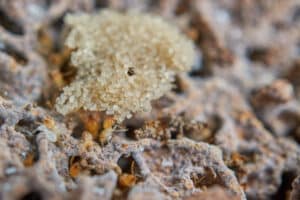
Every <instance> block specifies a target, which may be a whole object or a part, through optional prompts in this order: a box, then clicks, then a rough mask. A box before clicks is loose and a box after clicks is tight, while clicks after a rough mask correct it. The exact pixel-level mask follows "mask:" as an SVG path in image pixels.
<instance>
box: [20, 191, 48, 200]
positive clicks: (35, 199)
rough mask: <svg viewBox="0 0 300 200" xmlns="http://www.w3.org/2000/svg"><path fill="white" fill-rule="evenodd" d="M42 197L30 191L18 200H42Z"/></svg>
mask: <svg viewBox="0 0 300 200" xmlns="http://www.w3.org/2000/svg"><path fill="white" fill-rule="evenodd" d="M42 199H43V198H42V195H41V194H40V193H39V192H37V191H31V192H29V193H28V194H26V195H24V196H23V197H22V198H21V199H20V200H42Z"/></svg>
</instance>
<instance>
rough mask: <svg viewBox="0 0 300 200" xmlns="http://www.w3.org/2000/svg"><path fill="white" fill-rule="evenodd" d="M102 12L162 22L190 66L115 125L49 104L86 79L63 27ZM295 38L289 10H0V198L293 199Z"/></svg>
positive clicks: (113, 0)
mask: <svg viewBox="0 0 300 200" xmlns="http://www.w3.org/2000/svg"><path fill="white" fill-rule="evenodd" d="M107 8H108V9H110V10H115V11H117V12H121V13H127V12H131V13H140V14H141V15H146V16H159V17H161V18H163V20H164V22H165V23H169V24H172V27H173V26H174V27H176V29H178V30H179V31H180V32H181V33H180V34H182V35H184V37H187V38H189V39H190V40H191V41H192V42H193V46H194V48H195V52H196V59H195V61H194V64H193V65H192V66H191V69H190V70H189V71H188V72H182V73H178V72H179V71H181V70H175V72H176V73H177V75H176V76H175V77H174V80H172V84H173V85H174V88H173V89H172V90H171V91H169V92H167V93H166V94H164V95H163V96H161V97H160V98H159V99H156V100H152V101H151V107H152V110H151V111H149V112H142V113H141V112H138V113H136V114H133V116H132V117H131V118H130V119H126V120H124V121H123V122H122V123H120V122H119V123H117V122H115V120H114V119H113V117H112V116H111V115H107V113H105V112H97V111H84V110H82V109H79V110H77V111H76V112H72V113H70V114H68V115H66V116H63V115H61V114H60V113H59V112H58V111H61V112H64V111H63V110H58V111H57V109H55V102H56V99H57V98H58V97H59V95H60V94H61V93H62V92H63V88H64V87H68V86H70V85H72V83H73V82H74V80H79V79H80V78H79V77H78V76H79V75H78V74H80V73H82V72H80V70H79V69H78V66H74V63H73V62H72V58H71V55H72V53H74V51H75V50H76V49H70V48H68V47H66V46H65V45H64V44H65V41H66V38H67V37H68V35H69V34H70V31H71V30H72V29H70V26H69V25H68V24H65V21H64V18H65V16H67V15H70V14H72V15H74V13H94V14H95V13H99V11H100V12H101V11H103V10H106V9H107ZM106 17H108V18H107V19H106V20H108V21H109V20H112V21H114V20H116V19H115V17H116V16H114V17H113V16H110V15H107V16H106ZM110 17H111V18H110ZM117 18H118V17H117ZM74 19H75V18H74ZM103 20H104V21H106V20H105V19H103ZM125 21H126V20H125ZM154 30H155V31H159V30H156V28H154ZM154 30H153V31H154ZM299 30H300V2H299V1H298V0H279V1H271V0H252V1H249V0H234V1H230V0H201V1H197V0H187V1H180V0H158V1H154V0H123V1H122V0H72V1H71V0H56V1H46V0H45V1H44V0H23V1H19V0H4V1H0V147H1V152H0V199H1V200H2V199H3V200H30V199H38V200H50V199H51V200H52V199H55V200H60V199H70V200H71V199H72V200H73V199H78V200H80V199H91V200H93V199H105V200H110V199H112V200H116V199H124V200H127V199H128V200H139V199H147V200H148V199H149V200H152V199H153V200H154V199H155V200H160V199H161V200H165V199H167V200H169V199H170V200H171V199H184V200H194V199H195V200H196V199H199V200H201V199H208V200H209V199H213V200H217V199H224V200H229V199H230V200H235V199H242V200H244V199H250V200H251V199H259V200H260V199H261V200H265V199H266V200H268V199H272V200H273V199H275V200H279V199H280V200H282V199H283V200H285V199H286V200H299V199H300V60H299V57H300V31H299ZM137 32H138V29H137ZM112 34H117V35H119V36H120V37H121V36H122V33H120V32H118V33H112ZM124 34H125V33H124ZM125 35H126V34H125ZM112 36H113V35H112ZM91 37H92V35H91ZM141 37H142V36H141ZM136 38H137V39H139V38H140V37H139V35H137V36H136ZM169 39H170V38H169ZM170 40H172V39H170ZM74 42H75V41H74ZM76 42H79V41H76ZM163 42H166V41H163ZM123 44H125V43H122V45H123ZM92 45H95V44H92ZM117 48H119V49H123V47H118V46H117V47H116V49H117ZM128 49H130V48H128ZM77 50H78V48H77ZM122 51H123V50H122ZM180 51H183V52H185V51H184V50H183V49H181V50H180ZM180 51H178V52H180ZM136 52H137V53H136V55H137V56H139V58H140V59H138V60H136V62H138V61H140V60H141V59H145V60H147V59H148V58H150V57H147V54H144V55H143V53H141V52H138V51H136ZM150 52H151V51H150ZM132 56H134V55H132ZM85 59H88V58H85ZM174 59H175V60H176V59H179V60H180V58H178V57H176V58H174ZM88 60H89V59H88ZM162 60H164V59H162ZM121 61H122V60H121ZM108 63H109V62H108ZM164 64H165V65H168V64H169V62H168V61H166V63H164ZM154 65H155V64H154ZM166 67H175V68H178V67H185V66H179V65H178V66H166ZM129 69H130V70H129ZM128 70H129V71H128ZM108 71H109V70H108ZM123 71H124V72H126V73H127V72H128V73H129V74H134V73H142V70H141V69H138V70H137V69H131V68H130V66H127V67H125V68H124V70H123ZM96 72H97V70H96V71H95V73H96ZM88 73H90V72H88ZM111 73H114V71H112V72H111ZM135 75H137V74H135ZM116 77H117V76H116ZM143 78H146V75H144V76H143ZM124 80H125V79H124ZM126 80H127V78H126ZM169 80H170V81H171V79H169ZM151 81H153V80H147V83H149V84H150V83H151ZM168 84H169V83H168ZM95 85H96V84H95ZM84 86H86V85H84ZM92 86H93V82H90V83H89V87H92ZM138 87H140V85H136V88H138ZM160 87H167V88H168V89H169V88H170V85H166V86H160ZM128 90H130V88H128ZM165 91H167V90H165ZM97 92H98V91H97ZM130 92H131V91H124V94H122V95H126V94H130ZM88 95H95V94H93V92H90V93H88ZM96 95H100V94H99V93H97V94H96ZM103 95H105V94H103ZM157 97H158V96H157ZM132 98H134V99H132V102H139V99H137V97H132ZM154 99H155V98H154ZM128 101H130V98H129V100H128ZM129 103H130V102H128V104H129ZM122 105H126V104H125V103H122ZM132 105H133V104H132ZM80 106H81V107H84V105H80ZM61 109H63V107H62V108H61ZM137 110H139V109H137ZM118 114H120V115H122V113H118ZM123 114H124V116H126V115H127V114H128V113H126V114H125V113H123Z"/></svg>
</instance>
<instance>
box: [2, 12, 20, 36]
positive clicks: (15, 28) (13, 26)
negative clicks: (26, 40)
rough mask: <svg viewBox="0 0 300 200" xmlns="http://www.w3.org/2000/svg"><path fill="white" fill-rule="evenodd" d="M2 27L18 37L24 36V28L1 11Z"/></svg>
mask: <svg viewBox="0 0 300 200" xmlns="http://www.w3.org/2000/svg"><path fill="white" fill-rule="evenodd" d="M0 25H1V26H3V27H4V28H5V29H6V30H8V31H9V32H11V33H14V34H16V35H24V29H23V27H22V26H21V25H20V24H19V23H18V22H16V21H15V20H14V19H12V18H11V17H10V16H8V15H7V14H6V13H5V12H4V11H3V10H2V9H0Z"/></svg>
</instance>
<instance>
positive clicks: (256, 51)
mask: <svg viewBox="0 0 300 200" xmlns="http://www.w3.org/2000/svg"><path fill="white" fill-rule="evenodd" d="M246 56H247V57H248V58H249V60H251V61H252V62H259V63H263V64H265V65H270V64H272V61H273V60H274V58H275V56H276V52H275V50H274V49H272V48H265V47H249V48H248V49H247V52H246Z"/></svg>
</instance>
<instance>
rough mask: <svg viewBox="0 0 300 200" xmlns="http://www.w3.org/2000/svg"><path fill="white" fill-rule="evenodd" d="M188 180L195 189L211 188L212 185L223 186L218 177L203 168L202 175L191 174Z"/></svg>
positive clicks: (211, 170)
mask: <svg viewBox="0 0 300 200" xmlns="http://www.w3.org/2000/svg"><path fill="white" fill-rule="evenodd" d="M190 178H191V180H192V181H193V183H194V186H195V187H197V188H202V187H211V186H213V185H223V184H222V180H221V179H220V177H219V176H218V175H217V174H216V173H215V171H214V170H213V169H211V168H209V167H205V168H204V173H203V174H198V173H191V174H190Z"/></svg>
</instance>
